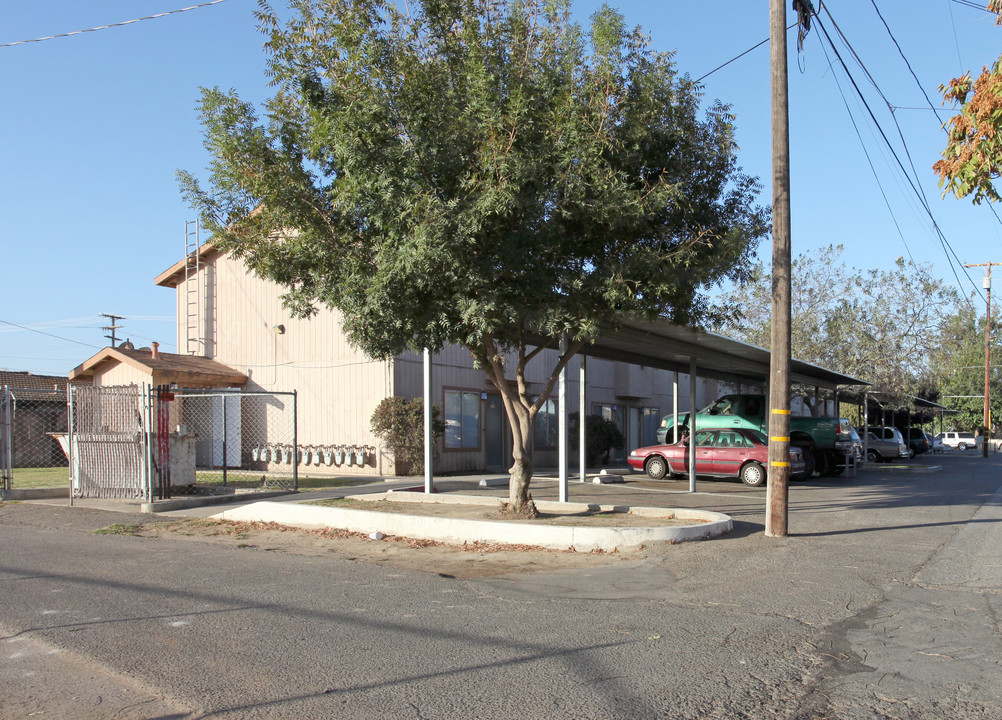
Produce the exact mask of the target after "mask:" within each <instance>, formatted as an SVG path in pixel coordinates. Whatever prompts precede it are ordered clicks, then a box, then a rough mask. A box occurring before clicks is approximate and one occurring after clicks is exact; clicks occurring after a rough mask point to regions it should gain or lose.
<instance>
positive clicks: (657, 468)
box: [644, 456, 668, 480]
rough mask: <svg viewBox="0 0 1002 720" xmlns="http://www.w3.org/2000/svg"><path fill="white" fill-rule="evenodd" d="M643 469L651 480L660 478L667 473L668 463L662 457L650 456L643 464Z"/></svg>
mask: <svg viewBox="0 0 1002 720" xmlns="http://www.w3.org/2000/svg"><path fill="white" fill-rule="evenodd" d="M644 470H645V471H646V472H647V477H649V478H651V479H652V480H660V479H661V478H663V477H664V476H665V475H667V474H668V463H667V462H666V461H665V459H664V458H661V457H657V456H655V457H650V458H647V462H646V463H645V464H644Z"/></svg>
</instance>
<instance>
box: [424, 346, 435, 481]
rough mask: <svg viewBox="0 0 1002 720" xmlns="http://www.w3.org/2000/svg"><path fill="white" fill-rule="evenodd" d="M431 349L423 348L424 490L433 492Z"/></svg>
mask: <svg viewBox="0 0 1002 720" xmlns="http://www.w3.org/2000/svg"><path fill="white" fill-rule="evenodd" d="M431 459H432V448H431V350H429V349H428V348H425V349H424V491H425V492H426V493H428V494H431V493H432V492H433V489H434V488H433V484H432V483H433V480H434V475H433V473H432V469H431Z"/></svg>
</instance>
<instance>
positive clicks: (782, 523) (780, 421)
mask: <svg viewBox="0 0 1002 720" xmlns="http://www.w3.org/2000/svg"><path fill="white" fill-rule="evenodd" d="M769 21H770V22H769V28H770V33H769V35H770V43H769V45H770V58H771V66H772V72H771V75H772V343H771V352H770V357H769V378H770V402H769V407H770V415H769V484H768V486H767V488H766V506H767V507H766V517H765V534H766V536H768V537H786V535H787V510H788V505H789V503H788V500H789V498H788V493H789V480H790V245H791V242H790V113H789V105H788V95H789V87H788V81H787V74H786V63H787V54H786V5H785V4H784V2H783V0H770V3H769Z"/></svg>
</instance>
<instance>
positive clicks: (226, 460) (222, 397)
mask: <svg viewBox="0 0 1002 720" xmlns="http://www.w3.org/2000/svg"><path fill="white" fill-rule="evenodd" d="M228 399H229V398H227V397H226V393H223V394H222V395H220V396H219V401H220V402H221V403H222V404H223V413H222V415H223V416H222V420H223V487H226V466H227V465H228V464H229V459H230V458H229V456H228V455H227V454H226V430H227V427H226V401H227V400H228Z"/></svg>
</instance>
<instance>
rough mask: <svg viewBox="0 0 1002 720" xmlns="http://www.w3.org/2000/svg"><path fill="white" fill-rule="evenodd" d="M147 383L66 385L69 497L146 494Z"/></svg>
mask: <svg viewBox="0 0 1002 720" xmlns="http://www.w3.org/2000/svg"><path fill="white" fill-rule="evenodd" d="M149 401H150V391H149V388H148V387H147V386H145V385H144V386H142V387H140V386H138V385H121V386H98V387H91V386H70V389H69V433H68V443H67V445H68V455H69V463H70V489H71V494H72V496H74V497H105V498H149V497H150V493H149V488H150V484H149V482H148V473H149V468H150V462H149V461H150V457H149V452H148V450H149V435H150V433H149V427H150V425H149V420H148V419H149V415H150V407H149Z"/></svg>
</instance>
